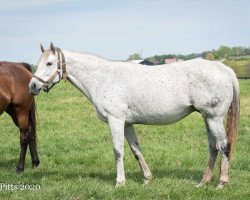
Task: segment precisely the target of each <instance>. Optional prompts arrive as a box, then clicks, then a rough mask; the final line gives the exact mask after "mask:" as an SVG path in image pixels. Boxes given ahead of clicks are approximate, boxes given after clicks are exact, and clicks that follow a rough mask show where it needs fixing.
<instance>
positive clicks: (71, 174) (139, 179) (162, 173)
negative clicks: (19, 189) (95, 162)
mask: <svg viewBox="0 0 250 200" xmlns="http://www.w3.org/2000/svg"><path fill="white" fill-rule="evenodd" d="M32 174H33V175H32V176H33V178H35V179H38V180H39V179H41V178H43V177H50V178H52V179H56V180H65V179H71V180H72V179H79V178H81V179H86V178H90V179H95V180H98V181H103V182H106V183H107V184H110V185H113V184H115V180H116V170H115V169H114V170H113V171H108V172H101V171H100V172H96V171H94V172H84V170H82V171H76V170H74V169H72V171H69V169H65V170H57V169H55V170H44V171H43V170H41V169H40V170H34V171H33V172H32ZM152 174H153V177H154V178H157V179H164V178H166V179H179V180H191V181H194V182H197V183H198V182H199V181H200V180H201V178H202V175H203V172H202V171H200V170H188V169H155V170H153V171H152ZM126 179H127V180H132V181H133V182H135V183H139V184H142V183H143V174H142V173H141V172H140V171H137V172H128V173H126Z"/></svg>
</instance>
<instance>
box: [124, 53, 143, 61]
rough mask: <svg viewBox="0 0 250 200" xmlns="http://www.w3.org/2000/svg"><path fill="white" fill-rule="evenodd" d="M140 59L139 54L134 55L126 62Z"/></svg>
mask: <svg viewBox="0 0 250 200" xmlns="http://www.w3.org/2000/svg"><path fill="white" fill-rule="evenodd" d="M140 59H142V58H141V54H139V53H134V54H131V55H130V56H129V57H128V59H127V60H140Z"/></svg>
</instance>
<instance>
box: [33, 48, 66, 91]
mask: <svg viewBox="0 0 250 200" xmlns="http://www.w3.org/2000/svg"><path fill="white" fill-rule="evenodd" d="M55 51H56V52H57V55H58V62H57V70H56V71H55V73H54V74H52V75H51V76H50V77H49V79H48V80H47V81H45V80H44V79H42V78H40V77H39V76H37V75H35V74H34V75H33V77H34V78H36V79H37V80H39V81H41V82H42V83H43V87H44V88H46V89H47V91H48V90H49V88H48V84H50V83H52V82H53V80H54V79H55V78H56V76H57V75H58V76H59V81H60V80H61V79H63V80H64V81H67V78H68V76H67V72H66V62H65V56H64V54H63V52H62V50H61V49H60V48H55ZM60 55H61V56H60ZM60 57H61V58H62V60H61V61H60ZM61 69H62V77H61V73H60V71H61ZM59 81H58V82H59ZM58 82H57V83H58Z"/></svg>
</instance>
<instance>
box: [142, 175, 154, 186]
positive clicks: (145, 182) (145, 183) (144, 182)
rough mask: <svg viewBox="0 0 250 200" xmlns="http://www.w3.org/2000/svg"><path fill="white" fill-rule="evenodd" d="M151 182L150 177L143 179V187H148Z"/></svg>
mask: <svg viewBox="0 0 250 200" xmlns="http://www.w3.org/2000/svg"><path fill="white" fill-rule="evenodd" d="M152 180H153V177H152V176H150V177H147V178H144V180H143V185H148V184H149V183H150V182H151V181H152Z"/></svg>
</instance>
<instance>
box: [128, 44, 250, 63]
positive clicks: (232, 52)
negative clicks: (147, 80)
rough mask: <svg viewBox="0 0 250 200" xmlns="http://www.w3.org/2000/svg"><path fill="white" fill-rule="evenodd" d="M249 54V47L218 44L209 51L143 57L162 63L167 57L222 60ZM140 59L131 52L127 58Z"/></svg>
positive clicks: (140, 57)
mask: <svg viewBox="0 0 250 200" xmlns="http://www.w3.org/2000/svg"><path fill="white" fill-rule="evenodd" d="M249 55H250V47H243V46H237V47H228V46H220V47H219V49H217V50H215V49H213V50H211V51H204V52H202V53H191V54H187V55H183V54H164V55H154V56H151V57H148V58H145V59H147V60H149V61H151V62H153V63H155V64H164V63H165V59H168V58H177V59H179V60H190V59H193V58H198V57H201V58H205V59H207V60H224V59H230V58H237V57H242V56H249ZM138 59H142V56H141V54H140V53H134V54H131V55H130V56H129V57H128V59H127V60H138Z"/></svg>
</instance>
